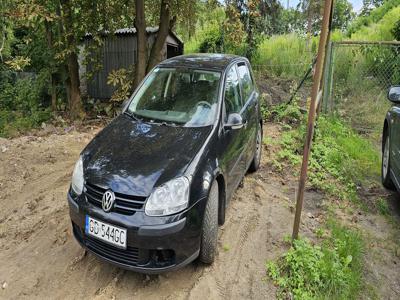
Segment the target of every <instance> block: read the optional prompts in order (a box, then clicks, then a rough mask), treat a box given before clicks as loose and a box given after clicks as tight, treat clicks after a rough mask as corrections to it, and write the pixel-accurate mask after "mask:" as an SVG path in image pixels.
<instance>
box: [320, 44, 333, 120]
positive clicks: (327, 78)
mask: <svg viewBox="0 0 400 300" xmlns="http://www.w3.org/2000/svg"><path fill="white" fill-rule="evenodd" d="M332 48H333V44H332V42H331V41H329V43H328V49H327V52H326V59H325V74H324V86H323V89H324V92H323V96H322V104H323V112H324V113H327V112H328V105H329V102H330V100H331V99H330V95H331V88H332V82H331V81H332V72H333V69H332Z"/></svg>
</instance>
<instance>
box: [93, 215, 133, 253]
mask: <svg viewBox="0 0 400 300" xmlns="http://www.w3.org/2000/svg"><path fill="white" fill-rule="evenodd" d="M85 232H86V234H87V235H90V236H93V237H95V238H97V239H100V240H102V241H104V242H106V243H109V244H111V245H114V246H116V247H118V248H123V249H126V229H124V228H121V227H117V226H114V225H111V224H107V223H104V222H102V221H99V220H96V219H93V218H92V217H89V216H86V225H85Z"/></svg>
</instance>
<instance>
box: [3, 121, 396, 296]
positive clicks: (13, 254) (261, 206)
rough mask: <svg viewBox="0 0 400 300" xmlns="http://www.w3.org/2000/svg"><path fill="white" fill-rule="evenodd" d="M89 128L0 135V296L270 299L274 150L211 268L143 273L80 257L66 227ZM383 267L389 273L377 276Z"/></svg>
mask: <svg viewBox="0 0 400 300" xmlns="http://www.w3.org/2000/svg"><path fill="white" fill-rule="evenodd" d="M97 130H98V129H93V130H90V131H89V132H85V133H78V132H71V133H69V134H66V135H50V136H47V137H41V138H38V137H22V138H18V139H14V140H1V141H0V204H1V207H2V208H1V210H0V262H1V264H0V284H1V286H0V298H1V299H17V298H18V299H20V298H29V299H32V298H36V299H48V298H51V299H73V298H75V299H81V298H95V299H110V298H111V299H112V298H116V299H126V298H128V297H130V298H131V297H133V296H134V297H135V298H136V299H188V298H190V299H205V298H208V299H243V298H248V299H273V298H275V288H274V286H273V285H272V284H271V283H270V281H268V280H265V277H266V273H265V262H266V261H267V260H269V259H273V258H276V257H278V256H279V255H280V254H282V253H283V252H284V251H285V250H286V249H287V248H288V245H287V244H286V243H284V242H283V238H284V236H286V235H287V234H288V233H290V232H291V227H292V221H293V201H294V194H295V193H294V191H295V186H296V182H295V178H294V177H291V176H289V177H285V178H283V177H282V175H279V174H277V173H274V172H273V171H272V168H271V167H270V164H268V163H266V162H268V161H270V156H271V153H273V152H274V149H269V150H266V151H264V154H263V164H262V167H261V170H260V171H259V172H257V173H256V174H251V175H248V176H246V178H245V181H244V186H243V187H242V188H240V189H239V190H238V191H237V192H236V194H235V196H234V199H233V200H232V202H231V205H230V208H229V210H228V212H227V221H226V223H225V225H224V226H223V227H221V230H220V237H219V251H218V257H217V260H216V262H215V263H214V264H213V265H212V266H210V267H205V266H204V265H201V264H198V263H193V264H190V265H189V266H187V267H185V268H183V269H182V270H179V271H176V272H172V273H167V274H163V275H156V276H146V275H142V274H136V273H133V272H127V271H124V270H121V269H118V268H116V267H113V266H112V265H109V264H107V263H104V262H101V261H100V260H98V259H97V258H95V257H94V256H92V255H90V254H88V255H86V256H85V255H83V254H84V252H83V251H82V249H81V248H80V247H79V246H78V244H77V242H76V241H75V240H74V239H73V237H72V235H71V226H70V221H69V216H68V207H67V201H66V192H67V189H68V186H69V183H70V176H71V172H72V169H73V165H74V163H75V161H76V159H77V158H78V155H79V152H80V151H81V150H82V148H83V147H84V146H85V145H86V144H87V143H88V142H89V140H90V139H91V138H92V136H93V135H94V134H95V133H96V132H97ZM264 132H266V133H268V134H269V135H270V136H271V137H272V139H276V138H278V137H279V135H280V133H279V127H278V126H277V125H273V124H269V125H267V127H266V128H265V131H264ZM308 196H309V198H310V199H312V200H313V201H312V202H311V204H308V205H307V206H306V208H305V217H304V218H303V226H302V231H303V234H305V235H309V236H312V232H313V230H315V229H316V228H317V227H318V226H319V224H320V223H321V222H322V220H323V215H321V209H320V208H319V207H320V204H321V201H322V198H323V197H322V195H320V194H318V193H315V192H308ZM307 216H309V217H307ZM346 217H347V216H343V219H345V218H346ZM360 218H361V219H362V216H361V217H360ZM364 220H366V218H364V219H362V220H361V221H362V222H364ZM361 221H360V222H359V224H361ZM350 222H351V220H350ZM374 224H376V221H375V223H374ZM383 224H386V223H383ZM385 226H386V227H387V225H385ZM385 230H386V228H385ZM372 231H373V232H376V230H372ZM388 234H389V233H388ZM390 234H392V231H390ZM382 238H383V237H382ZM377 247H379V245H378V246H377ZM393 260H395V261H396V263H397V268H398V266H399V265H400V261H399V259H398V258H396V256H395V255H393V253H391V254H390V257H389V261H392V262H393ZM377 261H378V260H377ZM388 268H390V270H388ZM386 271H390V272H389V275H387V276H386V277H383V275H382V273H385V274H386V273H387V272H386ZM396 271H398V269H396V267H393V265H392V266H386V265H385V267H382V268H381V269H380V270H378V271H377V272H375V273H376V274H375V273H374V274H372V275H371V276H372V278H373V280H375V279H376V280H377V281H378V282H380V281H381V280H382V279H384V280H387V281H389V283H388V284H387V285H386V286H387V287H388V289H387V290H388V291H389V292H387V293H386V292H385V295H389V296H391V295H397V292H398V290H397V288H398V287H399V286H400V283H399V281H398V279H396V278H395V277H394V276H395V274H396ZM397 274H398V272H397ZM388 277H389V279H387V278H388ZM373 280H371V281H373ZM390 290H392V293H391V292H390ZM385 291H386V290H385ZM393 299H395V298H393Z"/></svg>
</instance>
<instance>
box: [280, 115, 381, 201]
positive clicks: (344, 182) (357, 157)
mask: <svg viewBox="0 0 400 300" xmlns="http://www.w3.org/2000/svg"><path fill="white" fill-rule="evenodd" d="M300 120H301V121H302V122H301V123H300V125H299V126H297V127H295V128H294V129H291V130H289V131H287V132H285V133H284V134H283V135H282V139H281V142H280V144H281V147H282V148H281V150H280V151H279V152H278V158H280V159H281V160H283V161H287V162H289V163H290V164H292V165H298V164H299V163H300V162H301V155H302V150H303V143H304V139H305V133H306V126H305V118H300ZM379 165H380V158H379V153H378V151H377V150H376V149H375V147H374V145H373V144H372V143H371V142H369V141H368V140H366V139H364V138H363V137H361V136H359V135H358V134H356V133H355V132H354V131H353V130H352V129H351V128H350V127H349V126H348V125H346V124H344V123H343V122H341V121H339V120H338V119H336V118H334V117H332V118H331V117H325V116H320V117H319V119H318V123H317V126H316V129H315V137H314V142H313V148H312V153H311V157H310V162H309V175H308V176H309V181H310V183H311V185H312V186H313V187H315V188H318V189H320V190H322V191H324V192H326V193H328V194H330V195H332V196H335V197H338V198H339V199H347V200H352V201H356V200H357V199H358V196H357V191H356V186H357V184H360V183H368V182H370V181H373V180H375V179H376V178H378V177H379V174H380V169H379Z"/></svg>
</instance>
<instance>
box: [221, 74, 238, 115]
mask: <svg viewBox="0 0 400 300" xmlns="http://www.w3.org/2000/svg"><path fill="white" fill-rule="evenodd" d="M225 107H226V116H228V115H229V114H231V113H238V112H239V111H240V110H241V108H242V101H241V97H240V87H239V78H238V75H237V72H236V67H235V66H233V67H231V69H230V70H229V71H228V74H227V77H226V83H225Z"/></svg>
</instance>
